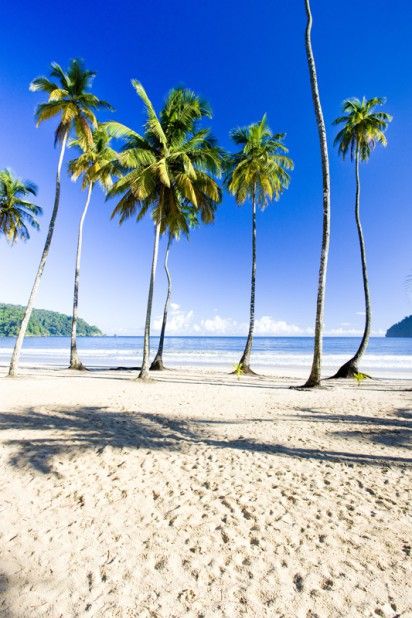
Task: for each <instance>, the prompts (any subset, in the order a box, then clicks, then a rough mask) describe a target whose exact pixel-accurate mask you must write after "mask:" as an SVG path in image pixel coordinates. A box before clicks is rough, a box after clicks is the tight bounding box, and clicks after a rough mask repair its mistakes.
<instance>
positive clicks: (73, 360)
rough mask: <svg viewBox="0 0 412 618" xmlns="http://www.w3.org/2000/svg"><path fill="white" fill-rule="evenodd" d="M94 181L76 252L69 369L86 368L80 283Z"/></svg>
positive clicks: (90, 185)
mask: <svg viewBox="0 0 412 618" xmlns="http://www.w3.org/2000/svg"><path fill="white" fill-rule="evenodd" d="M92 190H93V183H92V182H91V183H90V184H89V188H88V191H87V197H86V204H85V206H84V209H83V213H82V216H81V217H80V224H79V236H78V239H77V254H76V267H75V271H74V292H73V317H72V337H71V344H70V366H69V369H80V370H81V369H84V368H85V367H84V365H83V363H82V362H81V361H80V359H79V355H78V353H77V319H78V309H79V284H80V261H81V257H82V245H83V225H84V220H85V218H86V214H87V211H88V208H89V204H90V198H91V196H92Z"/></svg>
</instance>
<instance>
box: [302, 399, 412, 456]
mask: <svg viewBox="0 0 412 618" xmlns="http://www.w3.org/2000/svg"><path fill="white" fill-rule="evenodd" d="M302 412H304V418H305V419H306V420H308V421H310V422H317V423H319V422H320V423H336V424H342V425H345V424H349V423H350V424H351V425H361V426H363V428H362V430H350V431H335V432H333V435H335V436H337V437H343V438H353V439H357V440H361V441H365V440H367V441H370V442H372V443H373V444H376V445H383V446H392V447H397V448H405V449H410V448H411V444H412V410H409V409H406V408H398V409H397V410H396V411H395V412H394V413H393V415H391V416H385V417H384V418H381V417H376V416H363V415H359V414H350V415H349V414H328V413H326V414H324V413H323V412H322V411H318V410H316V409H302ZM295 419H302V416H301V415H296V416H295Z"/></svg>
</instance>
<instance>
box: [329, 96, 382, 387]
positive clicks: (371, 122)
mask: <svg viewBox="0 0 412 618" xmlns="http://www.w3.org/2000/svg"><path fill="white" fill-rule="evenodd" d="M384 103H385V99H382V98H379V97H374V98H373V99H369V100H367V99H366V98H365V97H364V98H363V99H362V101H360V100H359V99H346V100H345V101H344V102H343V111H344V114H345V115H344V116H340V117H339V118H337V119H336V120H335V121H334V124H336V125H339V124H343V125H344V126H343V128H342V129H341V130H340V131H339V133H338V134H337V136H336V138H335V142H334V143H335V145H338V152H339V154H340V155H341V156H342V158H343V159H344V158H345V156H346V155H347V154H348V152H349V153H350V157H351V160H352V161H355V183H356V190H355V221H356V227H357V230H358V237H359V247H360V255H361V265H362V277H363V292H364V296H365V328H364V331H363V336H362V339H361V342H360V344H359V347H358V350H357V352H356V354H355V355H354V356H353V357H352V358H351V359H350V360H348V361H347V362H346V363H344V364H343V365H342V367H341V368H340V369H339V370H338V371H337V373H336V374H335V375H334V376H333V377H334V378H349V377H353V376H354V375H355V374H357V373H359V369H358V364H359V361H360V359H361V358H362V356H363V354H364V352H365V350H366V348H367V345H368V340H369V334H370V328H371V302H370V294H369V282H368V269H367V264H366V250H365V240H364V237H363V230H362V224H361V220H360V177H359V162H360V161H367V160H368V159H369V157H370V155H371V152H372V150H374V148H375V146H376V144H381V145H382V146H386V144H387V141H386V137H385V131H386V129H387V127H388V124H389V122H390V121H391V120H392V116H390V115H389V114H387V113H386V112H377V111H375V108H376V106H377V105H383V104H384Z"/></svg>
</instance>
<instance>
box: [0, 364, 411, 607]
mask: <svg viewBox="0 0 412 618" xmlns="http://www.w3.org/2000/svg"><path fill="white" fill-rule="evenodd" d="M132 375H133V374H132V373H131V372H128V371H124V372H123V371H117V372H114V371H107V370H105V371H94V372H84V373H79V374H73V373H70V372H69V371H66V370H64V371H63V370H33V369H25V370H24V371H23V372H22V376H21V377H19V378H15V379H8V378H1V379H0V394H1V395H0V401H1V403H0V408H1V415H0V429H1V432H0V439H1V447H0V456H1V458H0V495H1V505H0V508H1V514H0V554H1V565H0V570H1V574H0V578H1V579H0V613H1V615H2V616H6V617H10V618H14V617H16V618H17V617H18V618H23V617H29V616H30V617H31V618H40V617H43V616H44V617H46V616H47V617H49V618H57V617H65V618H67V617H72V616H96V617H97V616H99V617H100V616H107V617H111V616H119V617H123V616H139V617H148V618H149V617H158V618H172V617H180V616H189V617H198V618H200V617H201V616H203V617H205V618H206V617H207V618H212V617H213V618H215V617H220V616H222V617H223V616H224V617H227V618H233V617H237V616H253V617H254V616H259V617H261V616H276V617H277V616H279V617H280V616H284V617H288V618H289V617H291V618H292V617H298V618H314V617H315V616H318V617H322V618H323V617H337V616H342V617H343V616H345V617H347V616H371V617H372V616H382V617H385V618H386V617H387V618H389V617H391V618H394V617H395V616H402V617H407V616H412V609H411V608H412V595H411V588H410V582H411V578H412V570H411V559H410V553H411V538H412V535H411V531H412V526H411V510H410V504H411V468H412V455H411V450H410V446H411V442H410V440H411V424H412V390H411V389H412V383H411V382H410V381H406V380H390V381H388V380H371V381H368V382H366V383H363V384H362V385H361V386H359V387H358V386H357V385H356V384H354V383H352V382H349V383H339V384H337V383H335V382H327V383H325V384H326V385H325V387H324V388H322V389H318V390H313V391H299V390H290V389H289V388H288V387H289V386H290V385H291V384H296V380H291V379H283V378H282V379H279V378H275V377H270V376H266V377H261V378H257V379H254V378H245V377H242V378H241V379H240V380H238V379H237V378H236V377H235V376H230V375H226V374H224V373H223V372H207V371H198V370H196V371H194V370H187V371H181V370H180V371H173V372H172V371H170V372H164V373H162V374H160V375H156V381H154V382H152V383H149V384H142V383H137V382H134V381H132V380H131V379H130V378H131V377H132Z"/></svg>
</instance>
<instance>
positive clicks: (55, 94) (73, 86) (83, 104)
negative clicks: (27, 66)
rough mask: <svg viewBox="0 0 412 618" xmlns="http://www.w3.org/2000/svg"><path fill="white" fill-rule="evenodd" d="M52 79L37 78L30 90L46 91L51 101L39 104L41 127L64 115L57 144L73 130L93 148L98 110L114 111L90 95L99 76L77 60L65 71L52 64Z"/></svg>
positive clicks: (57, 130)
mask: <svg viewBox="0 0 412 618" xmlns="http://www.w3.org/2000/svg"><path fill="white" fill-rule="evenodd" d="M51 67H52V68H51V72H50V78H51V79H49V78H48V77H44V76H42V77H36V79H34V80H33V81H32V82H31V84H30V90H32V91H40V92H46V93H47V94H48V96H49V99H48V101H47V102H46V103H41V104H40V105H38V107H37V110H36V114H35V118H36V123H37V126H39V124H40V123H41V122H43V121H45V120H49V119H50V118H54V117H55V116H60V119H59V124H58V126H57V129H56V133H55V143H57V142H60V141H62V140H63V137H64V135H66V134H67V133H68V132H69V131H70V129H71V128H72V127H74V128H75V130H76V133H77V136H78V138H80V137H83V139H85V140H86V141H87V142H88V143H89V144H90V145H91V144H92V134H91V129H90V125H91V126H92V127H95V128H96V127H97V120H96V116H95V113H94V112H95V110H97V109H102V108H106V109H112V108H111V106H110V105H109V103H107V102H106V101H102V100H100V99H99V98H98V97H97V96H96V95H94V94H92V93H91V92H88V90H89V89H90V87H91V84H92V81H93V78H94V77H95V73H94V72H93V71H89V70H87V69H86V68H85V66H84V63H83V61H82V60H79V59H78V58H75V59H73V60H72V61H71V63H70V66H69V68H68V71H67V72H65V71H64V70H63V69H62V68H61V66H60V65H59V64H57V62H52V63H51Z"/></svg>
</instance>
